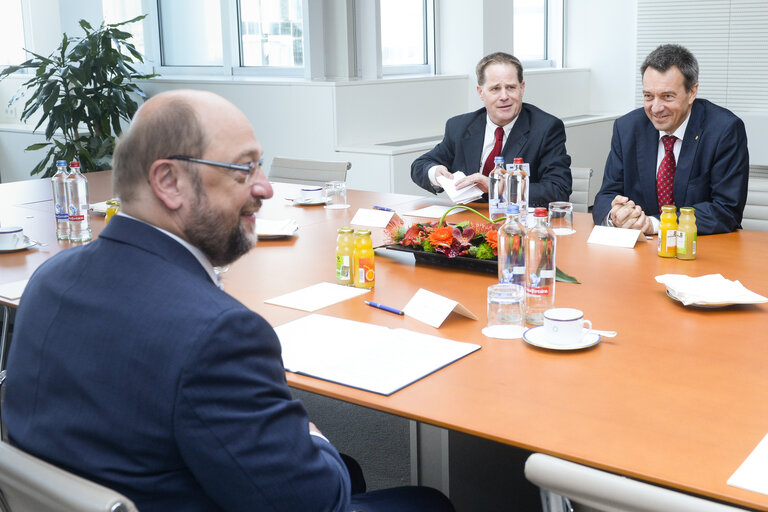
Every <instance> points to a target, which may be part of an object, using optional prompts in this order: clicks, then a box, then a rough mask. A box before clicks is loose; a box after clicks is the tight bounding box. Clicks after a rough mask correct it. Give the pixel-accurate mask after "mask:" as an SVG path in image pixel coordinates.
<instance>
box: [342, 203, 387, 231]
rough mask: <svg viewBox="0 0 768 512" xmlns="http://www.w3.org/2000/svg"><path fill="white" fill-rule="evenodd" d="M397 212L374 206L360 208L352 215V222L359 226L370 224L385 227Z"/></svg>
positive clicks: (375, 226) (374, 226)
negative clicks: (373, 207)
mask: <svg viewBox="0 0 768 512" xmlns="http://www.w3.org/2000/svg"><path fill="white" fill-rule="evenodd" d="M394 214H395V212H388V211H385V210H374V209H372V208H360V209H359V210H357V212H356V213H355V216H354V217H352V220H351V221H350V224H355V225H358V226H370V227H373V228H385V227H387V224H389V221H390V220H392V216H393V215H394Z"/></svg>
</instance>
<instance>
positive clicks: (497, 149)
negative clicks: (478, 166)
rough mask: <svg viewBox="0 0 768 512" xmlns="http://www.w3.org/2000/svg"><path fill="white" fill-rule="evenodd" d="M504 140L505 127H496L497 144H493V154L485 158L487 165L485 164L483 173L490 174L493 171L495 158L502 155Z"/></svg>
mask: <svg viewBox="0 0 768 512" xmlns="http://www.w3.org/2000/svg"><path fill="white" fill-rule="evenodd" d="M502 140H504V128H502V127H501V126H499V127H498V128H496V144H494V145H493V149H492V150H491V154H490V155H488V158H487V159H486V160H485V165H483V174H484V175H486V176H488V175H489V174H490V173H491V170H492V169H493V159H494V158H496V157H497V156H499V155H501V141H502Z"/></svg>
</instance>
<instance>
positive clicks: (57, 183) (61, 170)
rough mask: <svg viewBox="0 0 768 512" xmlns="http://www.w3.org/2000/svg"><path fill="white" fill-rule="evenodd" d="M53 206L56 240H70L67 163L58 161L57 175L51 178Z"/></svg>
mask: <svg viewBox="0 0 768 512" xmlns="http://www.w3.org/2000/svg"><path fill="white" fill-rule="evenodd" d="M51 188H52V189H53V206H54V209H55V215H56V238H57V239H58V240H69V214H68V213H67V161H66V160H56V174H54V175H53V176H52V177H51Z"/></svg>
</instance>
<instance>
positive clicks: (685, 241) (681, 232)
mask: <svg viewBox="0 0 768 512" xmlns="http://www.w3.org/2000/svg"><path fill="white" fill-rule="evenodd" d="M696 235H697V229H696V215H694V212H693V208H691V207H690V206H686V207H683V208H680V219H679V220H678V221H677V259H679V260H695V259H696V238H697V237H696Z"/></svg>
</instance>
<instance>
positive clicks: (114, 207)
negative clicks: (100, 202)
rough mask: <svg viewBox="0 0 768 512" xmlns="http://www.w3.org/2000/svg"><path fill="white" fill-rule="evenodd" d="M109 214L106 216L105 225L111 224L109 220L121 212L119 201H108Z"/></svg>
mask: <svg viewBox="0 0 768 512" xmlns="http://www.w3.org/2000/svg"><path fill="white" fill-rule="evenodd" d="M106 202H107V213H106V215H105V216H104V224H107V223H108V222H109V219H111V218H112V217H113V216H114V215H115V214H116V213H117V212H119V211H120V200H119V199H115V198H113V199H107V201H106Z"/></svg>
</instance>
